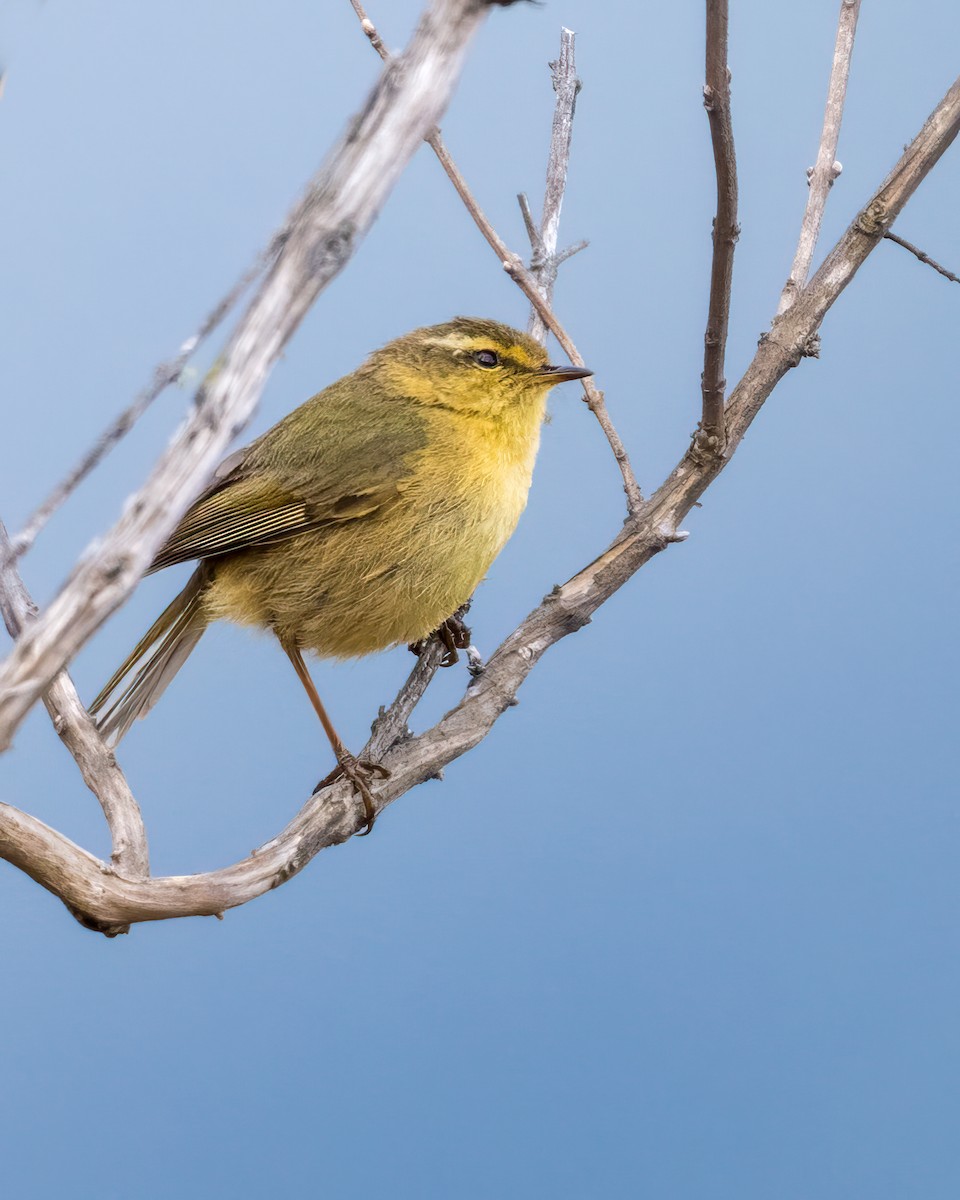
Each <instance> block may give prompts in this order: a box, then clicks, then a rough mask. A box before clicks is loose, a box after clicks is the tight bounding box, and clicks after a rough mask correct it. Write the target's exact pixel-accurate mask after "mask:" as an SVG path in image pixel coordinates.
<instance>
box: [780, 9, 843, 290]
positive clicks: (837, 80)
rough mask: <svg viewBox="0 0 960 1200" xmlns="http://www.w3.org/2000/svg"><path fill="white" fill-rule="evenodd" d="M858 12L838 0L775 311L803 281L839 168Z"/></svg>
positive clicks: (807, 272) (840, 168)
mask: <svg viewBox="0 0 960 1200" xmlns="http://www.w3.org/2000/svg"><path fill="white" fill-rule="evenodd" d="M859 16H860V0H840V17H839V20H838V22H837V42H836V46H835V47H834V51H833V67H832V69H831V71H830V83H829V85H828V87H827V106H826V110H825V111H824V114H823V129H822V131H821V133H820V148H819V150H818V151H817V162H816V165H815V166H814V167H812V168H811V169H810V170H809V171H808V172H807V181H808V184H809V191H808V192H807V207H806V210H805V211H804V214H803V222H802V224H801V226H800V240H799V242H798V243H797V253H796V255H795V256H794V260H793V266H792V267H791V268H790V277H789V278H788V279H787V282H786V283H785V284H784V288H783V292H782V294H781V296H780V307H779V308H778V310H777V311H778V313H783V312H786V310H787V309H788V308H789V307H790V305H791V304H792V303H793V302H794V300H795V299H796V297H797V293H798V292H799V291H801V290H802V289H803V286H804V284H805V283H806V282H807V276H808V275H809V273H810V264H811V262H812V261H813V252H814V250H815V248H816V245H817V239H818V238H819V237H820V223H821V221H822V220H823V210H824V209H825V208H826V206H827V194H828V192H829V191H830V188H831V187H832V186H833V181H834V180H835V179H836V178H837V176H838V175H839V174H840V171H841V170H842V167H841V166H840V163H839V162H837V145H838V144H839V141H840V124H841V122H842V120H843V106H844V103H845V101H846V98H847V79H848V78H849V76H850V60H851V58H852V57H853V39H854V37H855V36H856V32H857V18H858V17H859Z"/></svg>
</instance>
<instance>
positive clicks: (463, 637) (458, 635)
mask: <svg viewBox="0 0 960 1200" xmlns="http://www.w3.org/2000/svg"><path fill="white" fill-rule="evenodd" d="M469 607H470V602H469V601H467V603H466V604H463V605H461V607H460V608H458V609H457V611H456V612H455V613H454V614H453V616H452V617H447V619H446V620H445V621H444V622H443V624H442V625H440V626H439V627H438V628H437V629H435V630H434V632H433V633H431V634H430V637H426V638H421V639H420V640H419V641H418V642H411V643H410V645H409V646H408V647H407V649H408V650H409V651H410V652H411V654H416V655H418V656H419V655H421V654H422V653H423V652H424V650H426V648H427V645H428V643H429V641H430V638H432V637H436V638H439V639H440V641H441V642H442V643H443V645H444V654H443V658H442V659H441V660H440V666H441V667H452V666H453V664H454V663H456V662H459V661H460V655H459V654H458V653H457V651H458V650H467V649H469V647H470V630H469V629H468V628H467V626H466V624H465V623H464V620H463V618H464V616H465V615H466V612H467V609H468V608H469Z"/></svg>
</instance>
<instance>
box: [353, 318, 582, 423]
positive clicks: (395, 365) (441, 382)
mask: <svg viewBox="0 0 960 1200" xmlns="http://www.w3.org/2000/svg"><path fill="white" fill-rule="evenodd" d="M370 366H371V367H372V368H373V369H375V370H376V371H378V372H383V373H384V374H385V375H386V376H387V377H388V378H389V379H390V384H391V389H392V390H395V391H396V392H397V393H398V394H401V395H404V396H407V397H410V398H411V399H414V400H417V401H419V402H421V403H423V404H434V405H440V406H442V407H446V408H450V409H454V410H456V411H458V412H463V413H464V414H468V413H472V414H475V415H477V416H496V415H498V414H500V413H502V412H504V410H507V409H513V408H516V407H517V406H522V407H524V408H530V407H537V408H539V409H542V407H543V404H544V402H545V400H546V395H547V392H549V390H550V389H551V388H552V387H554V386H555V385H556V384H558V383H564V382H565V381H566V380H568V379H584V378H585V377H586V376H588V375H592V374H593V372H592V371H590V370H588V369H587V368H586V367H572V366H560V367H556V366H551V365H550V363H549V362H548V360H547V353H546V351H545V350H544V349H543V347H542V346H541V345H540V344H539V343H538V342H535V341H534V340H533V338H531V337H528V336H527V335H526V334H525V333H521V332H520V331H519V330H518V329H511V328H510V326H509V325H501V324H500V323H499V322H498V321H488V320H485V319H484V318H482V317H455V318H454V319H453V320H452V321H446V322H445V323H444V324H443V325H429V326H426V327H425V328H423V329H415V330H413V332H412V333H408V334H405V335H404V336H403V337H401V338H397V339H396V341H393V342H389V343H388V344H387V345H386V346H384V347H383V349H382V350H378V351H377V352H376V353H375V354H374V355H373V356H372V357H371V359H370Z"/></svg>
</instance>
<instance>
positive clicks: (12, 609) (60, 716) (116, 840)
mask: <svg viewBox="0 0 960 1200" xmlns="http://www.w3.org/2000/svg"><path fill="white" fill-rule="evenodd" d="M36 614H37V609H36V605H35V604H34V603H33V600H32V599H31V598H30V594H29V593H28V592H27V589H26V588H25V587H24V584H23V580H22V579H21V578H20V574H19V572H18V571H17V567H16V563H15V562H14V559H13V555H12V553H11V547H10V539H9V538H8V536H7V530H6V527H5V525H4V524H3V522H2V521H0V615H2V616H3V622H4V624H5V625H6V627H7V632H8V633H9V634H10V636H11V637H12V638H16V637H19V636H20V634H21V633H22V632H23V630H24V628H25V627H26V626H28V625H29V624H30V623H31V622H32V621H34V620H35V619H36ZM43 702H44V704H45V705H46V708H47V712H48V713H49V714H50V719H51V720H52V721H53V727H54V729H55V730H56V731H57V734H58V735H59V737H60V740H61V741H62V742H63V744H64V745H65V746H66V748H67V749H68V750H69V751H70V753H71V754H72V755H73V757H74V759H75V761H76V763H77V766H78V767H79V768H80V774H81V776H82V777H83V782H84V783H85V784H86V785H87V787H88V788H89V789H90V790H91V792H93V794H94V795H95V796H96V797H97V799H98V800H99V801H100V807H101V808H102V809H103V815H104V817H105V818H106V822H107V826H108V827H109V829H110V837H111V839H112V842H113V853H112V855H111V859H110V861H111V863H112V865H113V867H114V869H115V870H117V871H118V872H119V873H120V874H121V875H125V876H126V877H127V878H128V879H145V878H146V877H147V875H148V874H149V873H150V861H149V857H148V854H147V832H146V830H145V829H144V827H143V818H142V816H141V815H140V806H139V804H137V802H136V800H135V799H134V796H133V793H132V792H131V791H130V788H129V785H128V784H127V781H126V779H125V778H124V774H123V772H122V771H121V770H120V768H119V766H118V765H117V760H116V759H115V758H114V756H113V752H112V751H110V750H108V749H107V747H106V746H105V745H104V743H103V739H102V738H101V737H100V734H99V733H98V732H97V727H96V724H95V723H94V721H93V720H92V719H91V717H90V716H89V715H88V713H87V710H86V709H85V708H84V707H83V704H82V703H81V701H80V697H79V696H78V695H77V689H76V688H75V687H74V686H73V680H72V679H71V678H70V676H69V675H68V674H67V673H66V672H65V671H64V672H63V673H62V674H60V675H58V676H57V677H56V678H55V679H54V681H53V683H51V684H50V687H49V688H48V689H47V691H46V692H45V693H44V696H43Z"/></svg>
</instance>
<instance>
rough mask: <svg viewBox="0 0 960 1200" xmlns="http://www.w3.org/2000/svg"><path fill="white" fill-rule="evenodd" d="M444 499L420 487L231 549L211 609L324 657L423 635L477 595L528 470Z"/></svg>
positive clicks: (512, 519)
mask: <svg viewBox="0 0 960 1200" xmlns="http://www.w3.org/2000/svg"><path fill="white" fill-rule="evenodd" d="M503 483H505V484H506V485H507V486H505V487H504V486H501V487H498V488H491V487H490V486H487V487H486V488H483V489H479V491H477V490H476V489H474V490H473V491H472V493H471V494H464V495H462V496H457V495H456V492H455V490H452V491H451V490H448V492H447V494H446V495H445V496H444V497H443V500H442V502H438V500H437V492H436V489H435V488H433V489H426V490H427V491H428V494H429V501H427V500H423V501H421V499H420V497H419V495H418V493H419V491H420V489H419V488H418V487H417V486H416V485H414V486H412V487H410V488H409V489H408V490H407V491H406V492H405V493H404V495H403V497H402V498H401V499H400V500H399V501H398V502H397V503H395V504H394V505H393V506H392V507H391V508H390V509H389V510H388V511H385V512H384V511H381V512H378V513H377V514H373V515H371V516H370V517H366V518H360V519H357V520H353V521H345V522H343V523H342V524H339V525H331V526H326V527H324V528H321V529H318V530H316V531H313V532H311V533H306V534H300V535H298V536H296V537H293V538H287V539H284V540H283V541H280V542H276V543H275V544H273V545H265V546H260V547H256V548H253V549H251V550H247V551H243V552H242V553H238V554H233V555H225V556H224V557H223V558H222V559H220V560H217V561H216V563H215V566H216V569H215V576H214V581H213V584H212V586H211V588H210V591H209V593H208V597H209V599H208V604H209V615H210V616H211V617H225V618H227V619H230V620H233V621H237V622H239V623H241V624H251V625H258V626H267V627H270V628H272V629H274V630H275V631H276V632H277V633H278V634H279V635H280V636H282V637H284V636H285V637H295V638H296V640H297V642H298V643H299V645H300V646H301V647H303V648H304V649H306V650H313V651H315V652H316V653H318V654H320V655H322V656H324V657H333V658H352V657H355V656H359V655H363V654H370V653H372V652H374V651H376V650H382V649H385V648H386V647H388V646H393V645H396V644H398V643H403V642H413V641H416V640H418V639H419V638H422V637H426V636H427V634H429V633H431V632H432V631H433V630H434V629H436V628H437V627H438V626H439V625H440V624H441V623H442V622H443V621H445V620H446V618H447V617H449V616H451V615H452V614H453V613H454V612H455V611H456V610H457V609H458V608H459V607H460V605H461V604H464V603H465V602H466V601H467V600H468V599H469V598H470V596H471V595H472V594H473V592H474V590H475V588H476V587H477V585H478V584H479V582H480V581H481V579H482V578H483V577H484V575H485V574H486V572H487V570H488V568H489V567H490V564H491V563H492V562H493V560H494V558H495V557H496V555H497V553H498V552H499V551H500V549H501V547H502V546H503V544H504V542H505V541H506V540H507V538H508V537H509V536H510V534H511V533H512V532H513V529H514V527H515V526H516V523H517V520H518V518H519V516H520V512H521V511H522V509H523V506H524V502H525V500H526V492H527V487H528V485H529V476H527V479H526V481H524V480H523V479H522V478H520V479H518V480H517V481H516V483H513V481H512V480H510V479H506V480H504V481H503Z"/></svg>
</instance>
